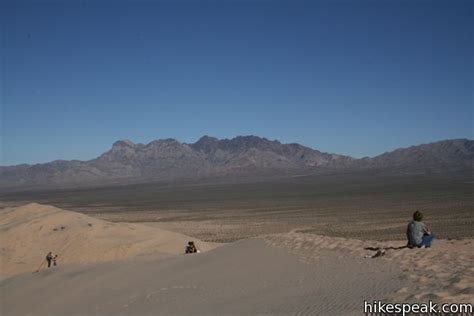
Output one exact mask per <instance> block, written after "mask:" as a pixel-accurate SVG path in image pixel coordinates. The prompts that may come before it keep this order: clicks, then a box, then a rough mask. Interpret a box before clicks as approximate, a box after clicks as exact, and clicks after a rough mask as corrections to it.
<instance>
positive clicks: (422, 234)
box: [407, 211, 434, 248]
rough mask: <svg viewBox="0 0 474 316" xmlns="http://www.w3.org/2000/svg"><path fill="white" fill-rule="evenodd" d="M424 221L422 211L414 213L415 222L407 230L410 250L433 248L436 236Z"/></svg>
mask: <svg viewBox="0 0 474 316" xmlns="http://www.w3.org/2000/svg"><path fill="white" fill-rule="evenodd" d="M422 220H423V214H422V213H421V212H420V211H416V212H415V213H413V220H412V221H411V222H410V223H409V224H408V228H407V238H408V248H415V247H417V248H422V247H426V248H429V247H431V242H432V241H433V238H434V236H433V234H431V231H430V230H429V229H428V227H427V226H426V225H425V223H423V222H422Z"/></svg>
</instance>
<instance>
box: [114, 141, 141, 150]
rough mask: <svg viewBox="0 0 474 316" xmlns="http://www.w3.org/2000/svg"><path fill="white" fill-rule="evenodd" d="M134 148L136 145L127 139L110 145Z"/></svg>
mask: <svg viewBox="0 0 474 316" xmlns="http://www.w3.org/2000/svg"><path fill="white" fill-rule="evenodd" d="M135 146H136V144H135V143H134V142H132V141H131V140H128V139H122V140H118V141H116V142H115V143H113V145H112V147H132V148H133V147H135Z"/></svg>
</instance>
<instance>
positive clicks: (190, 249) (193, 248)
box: [186, 241, 197, 253]
mask: <svg viewBox="0 0 474 316" xmlns="http://www.w3.org/2000/svg"><path fill="white" fill-rule="evenodd" d="M196 252H197V248H196V246H195V245H194V241H189V242H188V245H187V246H186V253H196Z"/></svg>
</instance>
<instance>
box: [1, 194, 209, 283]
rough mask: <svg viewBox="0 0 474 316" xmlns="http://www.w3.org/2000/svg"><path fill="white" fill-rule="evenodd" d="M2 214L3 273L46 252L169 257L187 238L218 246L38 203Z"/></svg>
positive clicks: (63, 259)
mask: <svg viewBox="0 0 474 316" xmlns="http://www.w3.org/2000/svg"><path fill="white" fill-rule="evenodd" d="M0 215H1V216H0V240H2V248H1V250H0V262H1V274H2V275H3V276H8V275H14V274H18V273H23V272H32V271H35V270H37V269H38V268H39V267H40V264H41V262H44V258H45V256H46V254H47V253H48V252H49V251H52V252H53V253H57V254H58V255H59V258H58V262H59V264H60V265H63V264H71V263H79V264H83V263H94V262H104V261H112V260H120V259H125V258H130V257H134V256H143V255H154V256H160V257H168V256H172V255H177V254H180V253H183V252H184V247H185V244H186V242H187V241H189V240H194V241H195V242H196V243H197V245H198V247H199V249H200V250H201V251H207V250H210V249H212V248H214V247H216V246H217V244H215V243H206V242H201V241H200V240H196V239H195V238H191V237H189V236H186V235H183V234H179V233H174V232H170V231H166V230H163V229H159V228H154V227H149V226H146V225H141V224H131V223H111V222H107V221H103V220H100V219H96V218H93V217H90V216H87V215H84V214H81V213H77V212H72V211H67V210H63V209H60V208H56V207H54V206H49V205H42V204H38V203H30V204H27V205H23V206H20V207H8V208H4V209H3V210H0ZM43 268H44V265H43Z"/></svg>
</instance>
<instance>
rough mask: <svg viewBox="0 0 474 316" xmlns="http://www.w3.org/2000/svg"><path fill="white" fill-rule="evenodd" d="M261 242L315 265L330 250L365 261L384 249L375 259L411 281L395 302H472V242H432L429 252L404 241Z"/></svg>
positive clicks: (291, 236)
mask: <svg viewBox="0 0 474 316" xmlns="http://www.w3.org/2000/svg"><path fill="white" fill-rule="evenodd" d="M265 240H266V241H267V242H268V243H269V244H271V245H274V246H279V247H282V248H285V249H287V250H289V251H290V252H292V253H294V254H296V255H298V256H299V257H300V259H301V260H303V261H306V262H318V260H319V259H320V257H321V255H322V253H324V252H322V251H324V250H328V249H329V250H334V251H342V252H345V253H350V254H351V255H352V256H354V257H359V258H367V257H369V256H373V255H375V254H376V253H377V250H378V249H384V250H385V255H384V256H382V257H379V258H376V259H367V260H377V261H380V262H385V263H391V264H396V265H397V266H398V267H400V268H401V270H402V272H401V273H400V275H399V277H400V278H402V279H406V280H407V281H411V282H410V284H409V283H407V285H405V286H404V287H403V288H402V289H400V290H398V291H397V292H396V293H393V295H392V296H391V297H392V299H394V300H396V301H399V302H427V301H428V300H433V301H437V302H439V303H459V302H468V303H474V264H473V263H474V240H472V239H463V240H435V241H434V244H433V247H431V248H429V249H408V248H403V247H404V246H405V245H406V242H404V241H391V242H387V241H384V242H377V241H362V240H355V239H347V238H335V237H327V236H320V235H313V234H305V233H298V232H291V233H288V234H279V235H269V236H266V237H265Z"/></svg>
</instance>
